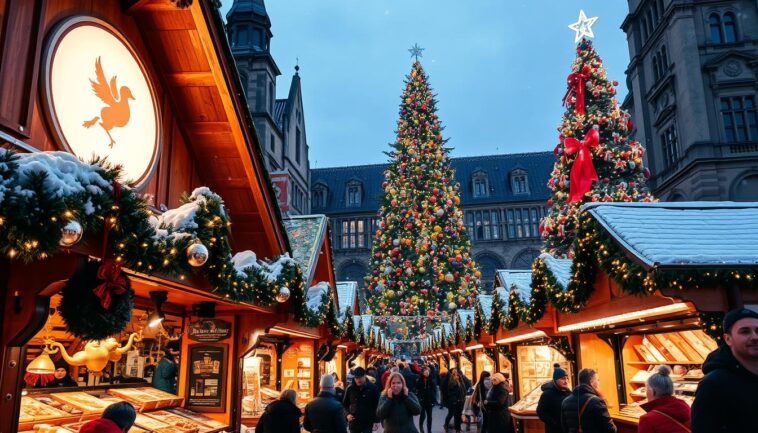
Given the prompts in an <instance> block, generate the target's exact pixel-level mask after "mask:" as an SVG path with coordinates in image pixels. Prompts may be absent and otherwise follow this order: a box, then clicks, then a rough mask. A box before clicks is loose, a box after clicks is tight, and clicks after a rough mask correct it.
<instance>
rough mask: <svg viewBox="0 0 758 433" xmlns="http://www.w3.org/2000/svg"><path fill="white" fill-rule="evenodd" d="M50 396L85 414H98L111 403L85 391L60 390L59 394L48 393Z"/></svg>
mask: <svg viewBox="0 0 758 433" xmlns="http://www.w3.org/2000/svg"><path fill="white" fill-rule="evenodd" d="M50 398H52V399H53V400H56V401H59V402H61V403H63V404H67V405H69V406H72V407H75V408H77V409H79V410H80V411H82V412H83V413H84V414H85V415H87V414H100V413H102V412H103V411H104V410H105V408H106V407H108V406H110V404H111V403H110V402H107V401H104V400H101V399H99V398H97V397H95V396H93V395H90V394H87V393H86V392H62V393H60V394H50Z"/></svg>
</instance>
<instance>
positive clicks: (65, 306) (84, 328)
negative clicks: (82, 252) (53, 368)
mask: <svg viewBox="0 0 758 433" xmlns="http://www.w3.org/2000/svg"><path fill="white" fill-rule="evenodd" d="M99 266H100V263H98V262H96V261H90V262H86V263H84V264H82V265H81V266H80V267H79V268H78V269H77V270H76V271H75V272H74V274H73V275H72V276H71V278H69V279H68V281H67V282H66V285H65V286H63V289H62V291H61V295H62V297H61V303H60V306H59V310H60V314H61V317H62V318H63V321H64V322H65V323H66V327H67V328H68V331H69V332H70V333H71V334H72V335H74V336H77V337H80V338H81V339H83V340H102V339H105V338H108V337H111V336H113V335H115V334H118V333H119V332H121V331H123V330H124V329H125V328H126V326H127V325H128V324H129V321H130V320H131V318H132V308H133V299H132V298H133V297H134V292H133V291H132V288H131V283H130V282H129V279H128V278H127V284H126V289H127V290H126V292H125V293H123V294H120V295H119V294H112V295H111V304H110V307H109V308H108V309H107V310H106V309H104V308H103V307H102V305H100V298H98V297H97V295H95V293H94V292H93V289H94V288H95V287H97V286H98V285H99V284H100V283H101V282H102V281H101V280H100V279H99V278H98V277H97V270H98V268H99Z"/></svg>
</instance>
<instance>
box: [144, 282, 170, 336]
mask: <svg viewBox="0 0 758 433" xmlns="http://www.w3.org/2000/svg"><path fill="white" fill-rule="evenodd" d="M150 299H151V300H152V301H153V306H154V307H155V308H154V309H153V312H152V313H150V316H149V317H148V318H147V326H148V327H150V328H155V327H156V326H158V325H160V324H161V322H163V319H165V318H166V315H165V314H163V310H161V307H162V306H163V303H164V302H166V301H167V300H168V292H165V291H163V290H156V291H153V292H150Z"/></svg>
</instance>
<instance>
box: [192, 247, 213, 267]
mask: <svg viewBox="0 0 758 433" xmlns="http://www.w3.org/2000/svg"><path fill="white" fill-rule="evenodd" d="M209 256H210V254H209V253H208V248H206V247H205V245H203V244H202V243H200V242H196V243H194V244H192V245H190V246H189V247H187V262H188V263H189V264H190V266H192V267H195V268H199V267H200V266H203V265H204V264H205V262H207V261H208V257H209Z"/></svg>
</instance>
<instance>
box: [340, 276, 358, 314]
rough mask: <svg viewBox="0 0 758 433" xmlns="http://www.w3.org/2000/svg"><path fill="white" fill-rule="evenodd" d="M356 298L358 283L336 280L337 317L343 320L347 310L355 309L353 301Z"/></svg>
mask: <svg viewBox="0 0 758 433" xmlns="http://www.w3.org/2000/svg"><path fill="white" fill-rule="evenodd" d="M357 300H358V283H356V282H355V281H338V282H337V303H338V304H339V319H340V320H344V319H345V317H347V312H348V311H350V312H351V313H353V312H354V311H355V303H356V301H357Z"/></svg>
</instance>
